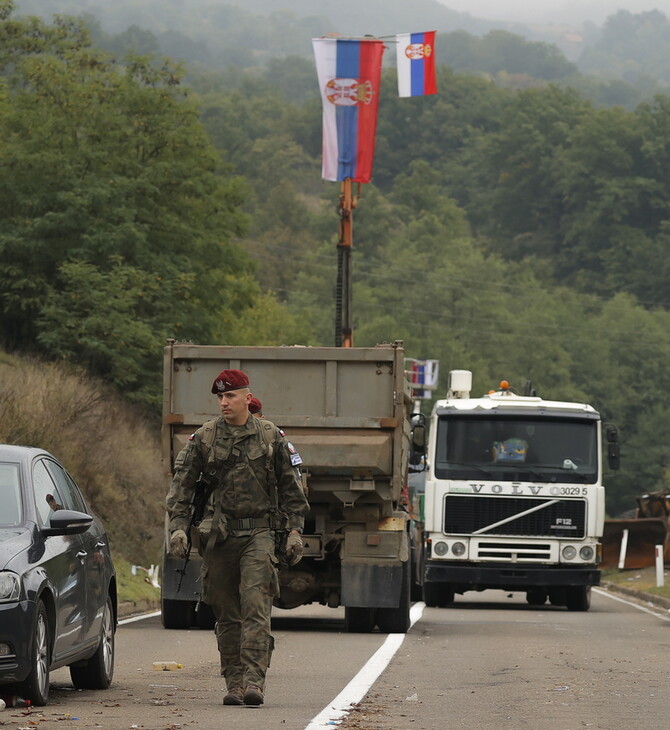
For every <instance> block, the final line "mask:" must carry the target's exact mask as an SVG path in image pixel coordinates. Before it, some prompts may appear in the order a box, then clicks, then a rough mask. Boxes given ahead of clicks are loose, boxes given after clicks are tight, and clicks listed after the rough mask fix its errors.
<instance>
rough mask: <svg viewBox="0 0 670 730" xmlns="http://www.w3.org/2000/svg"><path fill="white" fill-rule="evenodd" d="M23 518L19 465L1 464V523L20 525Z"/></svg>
mask: <svg viewBox="0 0 670 730" xmlns="http://www.w3.org/2000/svg"><path fill="white" fill-rule="evenodd" d="M22 520H23V514H22V509H21V489H20V484H19V465H18V464H0V525H6V526H14V525H20V524H21V522H22Z"/></svg>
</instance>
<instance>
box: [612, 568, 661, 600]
mask: <svg viewBox="0 0 670 730" xmlns="http://www.w3.org/2000/svg"><path fill="white" fill-rule="evenodd" d="M602 580H603V581H607V582H608V583H614V585H619V586H623V587H624V588H630V589H632V590H635V591H642V592H644V593H651V594H652V595H655V596H664V597H665V598H670V585H669V583H670V571H668V570H666V571H665V572H664V581H663V582H664V583H665V585H662V586H657V585H656V568H653V567H648V568H639V569H638V570H618V569H617V568H608V569H607V570H603V571H602Z"/></svg>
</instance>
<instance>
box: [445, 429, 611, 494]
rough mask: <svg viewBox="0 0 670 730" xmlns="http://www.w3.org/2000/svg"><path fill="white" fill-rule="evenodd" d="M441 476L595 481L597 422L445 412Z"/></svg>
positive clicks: (504, 479)
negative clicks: (448, 413) (464, 414)
mask: <svg viewBox="0 0 670 730" xmlns="http://www.w3.org/2000/svg"><path fill="white" fill-rule="evenodd" d="M435 457H436V458H435V475H436V476H437V477H438V478H440V479H478V480H482V479H486V478H487V476H488V477H489V478H490V479H495V480H497V481H533V482H563V483H569V484H593V483H595V482H596V480H597V476H598V441H597V421H595V420H585V419H570V418H556V419H551V418H548V417H546V416H545V417H544V418H528V417H527V416H519V417H515V416H493V417H490V416H487V417H482V416H443V417H441V418H440V419H439V422H438V428H437V449H436V454H435Z"/></svg>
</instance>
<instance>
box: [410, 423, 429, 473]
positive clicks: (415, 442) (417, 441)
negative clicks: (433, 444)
mask: <svg viewBox="0 0 670 730" xmlns="http://www.w3.org/2000/svg"><path fill="white" fill-rule="evenodd" d="M412 422H413V423H412V430H411V432H410V451H409V463H410V464H411V465H412V466H417V465H419V464H421V462H422V457H423V456H424V455H425V453H426V419H425V417H424V416H423V415H422V414H420V413H417V414H415V415H414V416H413V417H412Z"/></svg>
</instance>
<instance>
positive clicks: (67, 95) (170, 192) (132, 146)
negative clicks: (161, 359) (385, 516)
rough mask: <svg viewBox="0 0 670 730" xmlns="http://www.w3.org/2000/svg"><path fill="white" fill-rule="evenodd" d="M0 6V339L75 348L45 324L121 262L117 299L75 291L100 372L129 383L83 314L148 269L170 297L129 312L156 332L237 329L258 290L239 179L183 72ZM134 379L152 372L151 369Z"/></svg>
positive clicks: (147, 277) (98, 314)
mask: <svg viewBox="0 0 670 730" xmlns="http://www.w3.org/2000/svg"><path fill="white" fill-rule="evenodd" d="M0 8H1V10H0V47H1V48H2V66H1V68H2V73H3V76H4V85H3V86H2V87H1V88H2V91H1V93H0V132H1V134H0V139H1V140H2V141H1V142H0V149H1V150H2V155H1V156H0V170H1V171H2V175H0V264H1V265H2V267H3V270H4V271H5V272H7V274H6V276H7V286H6V287H3V290H2V293H1V294H0V312H1V315H2V316H1V320H0V341H2V342H3V344H5V345H6V346H8V347H10V348H17V347H19V348H23V349H37V350H41V351H43V352H46V353H47V354H51V355H59V356H60V355H62V354H64V353H73V352H79V350H80V348H79V345H77V344H75V343H73V342H64V343H60V344H58V343H56V341H55V338H54V337H53V336H51V335H50V334H49V332H48V331H47V330H48V328H49V327H52V326H53V324H54V322H55V320H56V319H57V318H58V316H59V314H58V310H59V308H61V309H63V310H67V307H68V306H69V305H70V303H71V302H72V299H71V295H72V294H73V293H76V292H75V291H74V290H75V289H76V287H77V286H78V285H79V284H80V283H81V282H82V281H85V280H89V281H91V282H95V281H98V280H99V281H100V283H101V288H102V291H105V292H107V293H108V294H109V295H110V296H111V294H112V290H113V286H114V284H115V283H116V284H118V283H119V282H120V281H122V280H123V277H122V276H121V274H122V273H123V275H128V276H129V279H127V280H126V281H127V282H129V284H128V285H129V286H130V291H129V294H128V297H126V298H123V297H122V298H121V299H122V300H123V302H122V303H121V304H119V301H117V302H113V301H109V302H105V297H102V296H97V295H96V296H95V297H89V298H85V300H83V301H81V300H80V301H79V305H78V306H79V309H78V310H77V311H78V314H79V316H80V317H81V318H82V321H83V322H85V323H87V324H85V325H82V326H84V328H85V329H86V328H87V329H86V340H87V341H88V344H87V348H88V349H87V352H88V353H89V354H87V355H84V357H85V358H86V359H87V361H88V362H89V363H90V364H91V365H92V366H94V373H95V374H102V375H105V376H109V377H110V378H111V379H112V381H113V382H116V383H117V384H118V385H124V386H127V385H128V383H127V382H125V381H123V380H122V378H121V372H122V370H123V368H121V367H116V366H115V365H110V364H109V363H107V364H106V365H100V363H101V362H102V361H103V360H104V359H105V358H104V357H102V358H99V357H97V356H96V355H94V354H92V353H94V352H96V351H97V352H105V348H106V347H108V346H110V345H112V344H113V342H111V341H110V342H109V343H104V342H99V343H98V344H97V345H93V344H91V342H90V341H91V339H93V338H95V337H96V336H97V337H100V338H104V337H105V336H106V335H104V333H103V332H102V331H101V330H99V329H97V328H96V326H95V325H94V323H95V322H99V321H100V320H101V319H102V318H103V317H104V314H105V311H106V309H107V307H109V308H110V310H111V311H116V313H117V314H118V315H119V317H123V316H126V315H127V313H128V311H129V310H128V307H131V306H133V305H138V306H139V302H140V300H139V299H138V298H137V297H136V296H135V294H134V293H130V292H133V291H134V287H135V286H137V288H141V286H143V285H144V284H146V283H147V282H149V281H152V282H160V285H161V286H162V287H164V291H165V293H166V297H163V299H162V301H163V302H164V301H165V300H166V299H167V296H170V297H172V301H171V306H170V307H169V308H168V307H164V306H163V307H158V308H157V310H155V311H151V312H150V313H149V312H147V310H146V309H144V310H143V309H142V308H139V309H138V311H137V316H138V317H139V318H140V319H141V318H143V317H146V320H144V321H145V323H146V324H149V323H150V324H151V328H152V331H153V332H155V333H156V334H157V335H159V336H160V337H166V336H176V337H186V338H192V339H195V340H200V341H210V340H211V338H213V337H214V336H221V331H222V328H225V334H226V336H227V337H228V338H231V339H232V338H234V337H235V327H236V326H237V324H238V322H239V320H240V317H241V315H242V314H243V312H244V311H245V310H246V309H248V308H250V307H252V306H253V305H254V300H255V297H257V296H258V294H259V290H258V286H257V284H256V283H255V281H254V279H253V265H252V262H251V260H250V259H249V257H248V256H247V255H246V253H245V252H244V251H243V249H242V248H240V247H239V246H238V245H237V244H236V243H234V242H233V241H234V239H235V238H236V237H237V236H239V235H240V234H241V233H242V232H243V231H244V229H245V226H246V220H245V216H243V215H242V214H241V213H240V204H241V202H242V200H243V195H242V185H241V182H240V180H239V179H238V178H235V177H234V176H232V175H231V174H230V172H229V171H227V170H226V169H225V168H224V167H223V166H222V165H221V164H220V161H219V157H218V155H217V153H216V151H215V150H214V148H213V147H212V145H211V143H210V141H209V140H208V138H207V135H206V133H205V131H204V129H203V127H202V125H201V123H200V121H199V118H198V109H197V107H196V106H195V105H194V104H193V103H192V102H191V101H190V100H189V98H188V96H187V93H186V91H185V90H184V89H183V88H182V87H181V86H180V72H179V69H177V68H175V67H173V66H172V65H170V64H168V63H165V64H162V65H156V64H154V63H151V62H150V61H149V60H148V59H145V58H141V57H136V58H134V59H130V60H129V61H128V62H127V63H126V65H125V66H124V67H123V68H118V67H117V66H116V65H115V64H113V63H111V62H110V61H109V60H107V59H106V58H105V57H104V56H102V55H100V54H99V53H97V52H95V51H94V50H93V49H92V48H91V47H90V46H89V45H88V42H87V38H86V34H85V32H84V31H83V29H82V28H81V27H80V26H79V25H78V24H77V23H74V22H72V21H68V20H62V19H57V20H56V21H55V23H54V25H53V26H48V25H45V24H43V23H41V21H38V20H36V19H28V20H25V21H24V20H14V19H13V18H12V17H11V3H9V2H7V1H6V0H4V2H3V3H2V5H0ZM120 265H122V266H123V268H122V269H119V268H118V267H119V266H120ZM91 267H93V268H91ZM131 273H132V276H131ZM135 277H136V278H135ZM132 282H135V284H134V285H132V286H131V283H132ZM141 282H144V284H142V283H141ZM103 284H104V285H103ZM98 293H99V292H98ZM168 293H169V294H168ZM149 299H151V297H149ZM145 301H146V300H145ZM156 301H157V300H156ZM117 304H118V305H119V306H118V307H117V306H116V305H117ZM61 314H62V315H63V321H70V318H69V317H68V313H67V311H63V312H61ZM59 331H60V332H61V334H66V332H67V331H66V330H64V329H62V328H61V329H60V330H59ZM142 331H143V330H142V328H141V327H139V328H138V329H137V330H136V332H135V334H134V335H132V336H131V337H130V339H131V341H133V342H135V343H136V340H137V338H138V337H140V334H141V332H142ZM77 332H78V330H77V329H76V328H74V329H72V330H71V334H72V337H75V338H76V337H77V336H78V334H77ZM96 333H97V334H96ZM79 334H82V332H81V331H79ZM153 341H155V338H154V340H153ZM147 346H148V345H147ZM80 354H81V353H80ZM117 354H118V357H119V358H120V359H122V358H123V357H124V356H125V353H122V352H121V349H119V351H118V353H117ZM140 361H142V358H140ZM98 367H102V368H103V369H102V370H98V369H97V368H98ZM110 368H111V370H110ZM144 377H145V378H146V381H147V382H148V381H150V380H151V379H153V380H154V381H155V380H156V371H155V370H153V371H152V372H146V373H145V376H144ZM133 383H134V385H133V387H136V388H137V389H138V390H142V387H143V386H142V384H141V383H140V382H139V380H137V379H136V380H134V381H133Z"/></svg>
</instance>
